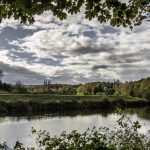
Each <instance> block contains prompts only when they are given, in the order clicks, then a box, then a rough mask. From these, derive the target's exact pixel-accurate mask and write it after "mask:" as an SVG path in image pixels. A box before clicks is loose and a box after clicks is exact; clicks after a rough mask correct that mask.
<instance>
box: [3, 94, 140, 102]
mask: <svg viewBox="0 0 150 150" xmlns="http://www.w3.org/2000/svg"><path fill="white" fill-rule="evenodd" d="M106 98H107V99H108V100H116V99H123V100H126V101H139V100H141V98H136V97H129V96H111V97H109V96H99V95H85V96H76V95H50V94H8V93H4V94H0V101H5V102H17V101H22V102H29V101H32V102H34V101H36V102H40V103H41V102H42V103H46V102H56V101H57V102H59V101H81V102H82V101H103V100H104V99H106Z"/></svg>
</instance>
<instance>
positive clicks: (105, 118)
mask: <svg viewBox="0 0 150 150" xmlns="http://www.w3.org/2000/svg"><path fill="white" fill-rule="evenodd" d="M125 113H127V115H129V116H130V118H131V119H132V120H138V121H139V122H140V124H141V125H143V126H142V128H141V130H140V132H143V133H148V132H147V131H148V130H150V108H138V109H126V110H125ZM118 118H119V116H117V115H115V114H113V113H109V112H105V113H103V112H99V113H94V114H92V113H90V114H75V115H74V116H70V115H68V114H67V115H66V116H65V115H63V116H61V115H59V116H58V115H46V116H34V117H30V118H29V117H1V118H0V142H4V141H7V143H8V145H9V146H11V147H12V145H14V143H15V141H17V140H19V141H21V142H23V143H24V144H25V145H26V146H32V145H33V141H32V137H31V136H30V134H31V128H32V127H34V128H35V129H37V130H40V129H41V130H47V131H48V132H50V134H51V135H59V134H60V133H61V132H62V131H64V130H65V131H67V132H70V131H71V130H78V131H79V132H83V131H85V130H87V128H92V127H94V126H95V127H97V128H98V127H101V126H107V127H110V128H113V127H114V125H115V124H116V120H117V119H118Z"/></svg>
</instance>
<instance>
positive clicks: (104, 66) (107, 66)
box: [92, 65, 110, 70]
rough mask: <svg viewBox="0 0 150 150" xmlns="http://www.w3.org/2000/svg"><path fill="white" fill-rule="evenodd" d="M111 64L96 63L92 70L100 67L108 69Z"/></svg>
mask: <svg viewBox="0 0 150 150" xmlns="http://www.w3.org/2000/svg"><path fill="white" fill-rule="evenodd" d="M109 67H110V66H109V65H94V66H93V67H92V70H98V69H108V68H109Z"/></svg>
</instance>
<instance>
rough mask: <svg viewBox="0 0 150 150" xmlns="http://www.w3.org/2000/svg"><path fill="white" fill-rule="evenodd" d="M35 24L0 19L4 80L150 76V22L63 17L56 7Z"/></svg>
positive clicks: (39, 81)
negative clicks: (114, 24) (102, 21)
mask: <svg viewBox="0 0 150 150" xmlns="http://www.w3.org/2000/svg"><path fill="white" fill-rule="evenodd" d="M35 20H36V21H35V23H34V24H32V25H28V24H20V22H19V21H16V20H13V19H6V20H3V21H2V23H0V69H2V70H3V72H4V77H3V81H5V82H7V83H12V84H14V83H16V82H17V81H21V82H22V83H23V84H42V83H43V81H44V79H46V78H50V79H51V80H52V83H65V84H79V83H85V82H95V81H112V80H114V79H119V80H120V81H122V82H124V81H133V80H138V79H140V78H144V77H148V76H150V38H149V37H150V26H149V23H148V22H144V23H143V24H142V25H141V26H138V27H135V28H134V29H133V30H132V31H131V30H130V29H128V28H123V27H119V28H115V27H112V26H110V25H109V24H108V23H105V24H100V23H99V22H97V21H96V19H93V20H92V21H89V20H87V19H85V17H84V15H83V13H82V12H81V13H79V14H77V15H73V16H68V18H67V19H66V20H63V21H60V20H59V19H57V18H56V17H54V16H53V15H52V13H51V12H48V11H47V12H44V14H42V15H39V16H37V15H36V16H35Z"/></svg>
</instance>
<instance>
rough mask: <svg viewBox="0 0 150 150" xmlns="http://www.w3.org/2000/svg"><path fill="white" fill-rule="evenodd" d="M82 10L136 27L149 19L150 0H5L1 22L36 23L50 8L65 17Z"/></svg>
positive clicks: (87, 15) (0, 8) (89, 15)
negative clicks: (7, 19)
mask: <svg viewBox="0 0 150 150" xmlns="http://www.w3.org/2000/svg"><path fill="white" fill-rule="evenodd" d="M81 9H83V10H84V14H85V18H87V19H89V20H91V19H93V18H97V20H98V21H99V22H100V23H103V22H109V23H110V24H111V25H112V26H117V27H119V26H121V25H123V26H124V27H130V28H131V29H132V28H133V27H134V26H136V25H140V24H141V23H142V22H143V20H149V17H150V14H149V12H150V0H128V1H125V0H122V1H121V0H1V1H0V21H2V20H3V19H5V18H10V17H14V19H16V20H20V21H21V23H27V22H28V23H33V22H34V15H35V14H38V15H40V14H42V13H43V12H44V11H47V10H49V11H52V13H53V15H54V16H57V17H58V18H59V19H61V20H63V19H66V18H67V15H68V14H76V13H78V12H80V11H81Z"/></svg>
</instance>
